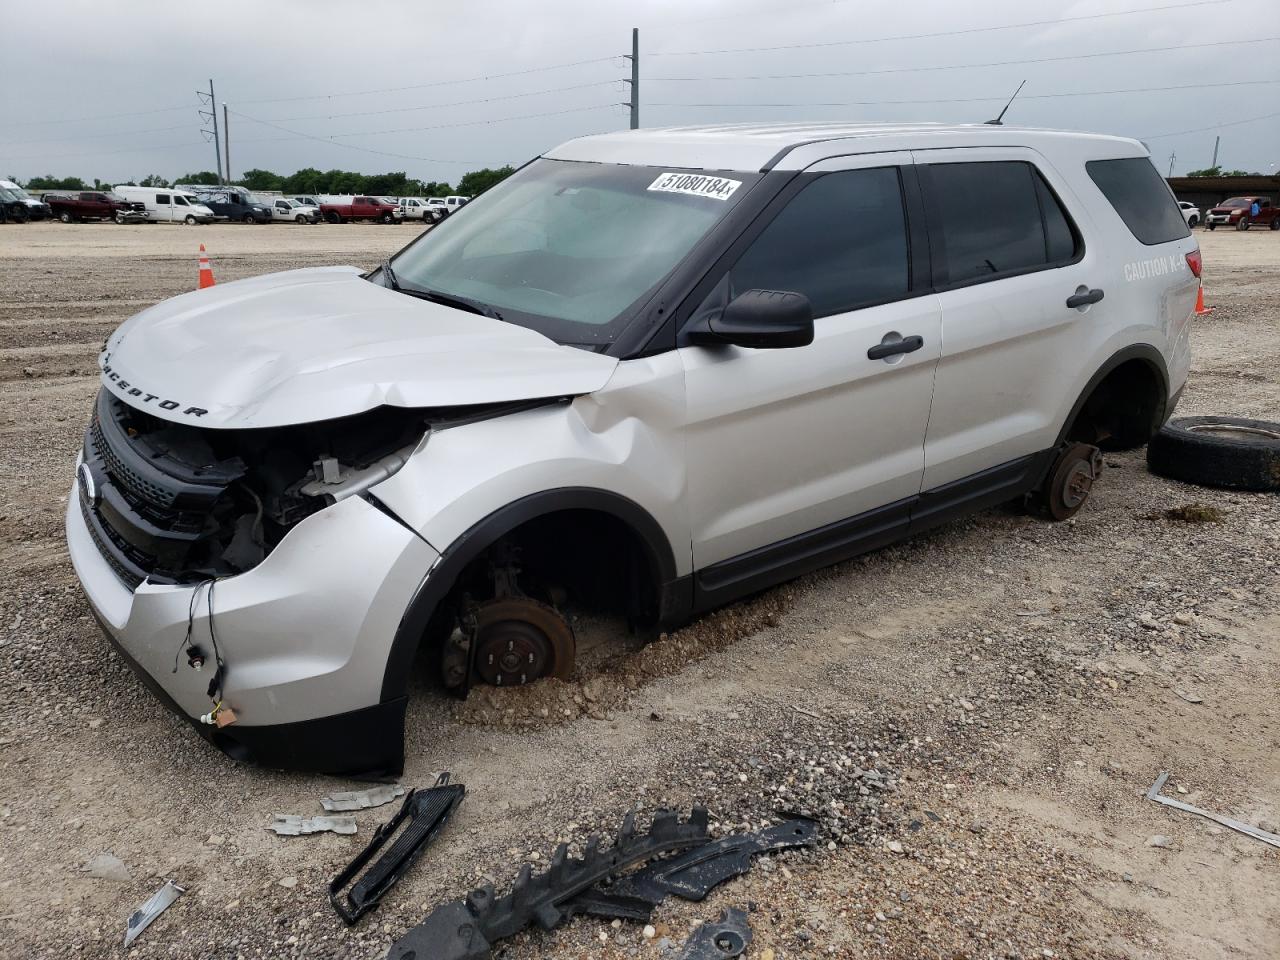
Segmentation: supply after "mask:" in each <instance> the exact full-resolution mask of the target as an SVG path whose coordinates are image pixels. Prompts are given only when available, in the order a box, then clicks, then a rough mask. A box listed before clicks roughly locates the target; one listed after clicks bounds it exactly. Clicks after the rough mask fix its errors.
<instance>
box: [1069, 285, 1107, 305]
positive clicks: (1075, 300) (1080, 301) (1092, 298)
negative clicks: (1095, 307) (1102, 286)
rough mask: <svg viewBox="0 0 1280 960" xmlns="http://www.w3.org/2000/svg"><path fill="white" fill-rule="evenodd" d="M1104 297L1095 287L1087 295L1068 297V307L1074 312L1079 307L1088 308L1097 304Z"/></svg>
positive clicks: (1077, 294) (1078, 294)
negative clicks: (1092, 304)
mask: <svg viewBox="0 0 1280 960" xmlns="http://www.w3.org/2000/svg"><path fill="white" fill-rule="evenodd" d="M1102 296H1103V294H1102V291H1101V290H1099V289H1098V288H1097V287H1094V288H1093V289H1092V290H1090V291H1088V292H1087V293H1075V294H1072V295H1071V296H1069V297H1067V306H1068V307H1069V308H1071V309H1072V310H1075V309H1076V308H1077V307H1087V306H1088V305H1089V304H1091V303H1097V302H1098V301H1099V300H1101V299H1102Z"/></svg>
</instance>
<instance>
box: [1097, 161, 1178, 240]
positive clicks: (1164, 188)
mask: <svg viewBox="0 0 1280 960" xmlns="http://www.w3.org/2000/svg"><path fill="white" fill-rule="evenodd" d="M1084 166H1085V169H1086V170H1088V171H1089V176H1090V177H1091V178H1092V179H1093V182H1094V183H1096V184H1097V185H1098V189H1099V190H1101V191H1102V193H1103V196H1105V197H1106V198H1107V200H1108V201H1109V202H1110V203H1111V206H1113V207H1115V210H1116V213H1118V214H1120V219H1121V220H1123V221H1124V223H1125V226H1127V227H1128V228H1129V231H1130V232H1131V233H1132V234H1133V235H1134V236H1135V237H1137V238H1138V240H1139V241H1141V242H1142V243H1145V244H1147V245H1148V246H1150V245H1151V244H1155V243H1168V242H1169V241H1170V240H1181V239H1182V238H1183V237H1188V236H1190V235H1191V230H1190V228H1189V227H1188V226H1187V222H1186V221H1185V220H1183V219H1182V213H1181V212H1180V211H1179V210H1178V202H1177V201H1176V200H1175V199H1174V197H1173V194H1172V193H1171V192H1170V191H1169V185H1168V184H1166V183H1165V182H1164V180H1163V179H1162V178H1161V176H1160V174H1159V173H1158V172H1157V171H1156V168H1155V167H1153V166H1152V165H1151V161H1150V160H1148V159H1147V158H1146V157H1130V158H1128V159H1124V160H1090V161H1089V162H1088V163H1086V164H1085V165H1084Z"/></svg>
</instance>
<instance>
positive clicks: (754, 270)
mask: <svg viewBox="0 0 1280 960" xmlns="http://www.w3.org/2000/svg"><path fill="white" fill-rule="evenodd" d="M728 279H729V289H728V291H727V298H728V299H732V298H733V297H735V296H737V295H738V294H740V293H744V292H745V291H747V290H755V289H761V290H791V291H794V292H796V293H803V294H804V295H805V296H807V297H808V298H809V302H810V303H812V304H813V315H814V316H815V317H824V316H830V315H831V314H835V313H843V312H845V311H847V310H852V309H854V308H855V307H860V306H866V305H868V304H872V303H883V302H885V301H888V300H893V299H896V298H899V297H904V296H906V294H907V291H908V289H909V286H910V275H909V270H908V258H907V223H906V215H905V213H904V211H903V206H902V186H901V183H900V181H899V178H898V170H897V168H896V167H878V168H875V169H870V170H846V171H840V172H837V173H828V174H825V175H823V176H821V177H819V178H818V179H816V180H814V181H813V182H812V183H810V184H809V185H808V186H806V187H805V188H804V189H803V190H801V191H800V192H799V193H798V194H796V195H795V197H793V198H792V199H791V202H790V203H788V204H787V205H786V207H784V208H783V209H782V211H781V212H780V213H779V214H778V215H777V216H776V217H774V219H773V220H772V221H771V222H770V223H769V225H768V226H767V227H765V229H764V230H763V232H761V234H760V236H758V237H757V238H756V239H755V240H754V241H753V242H752V244H751V246H750V247H748V248H747V250H746V251H745V252H744V253H743V255H742V256H741V257H740V258H739V259H738V262H737V263H736V264H735V265H734V266H733V268H732V269H731V270H730V271H729V277H728ZM719 292H720V293H721V295H722V296H724V295H725V293H726V292H725V291H724V290H723V286H721V287H720V288H719ZM715 295H716V294H715V293H713V294H712V296H715Z"/></svg>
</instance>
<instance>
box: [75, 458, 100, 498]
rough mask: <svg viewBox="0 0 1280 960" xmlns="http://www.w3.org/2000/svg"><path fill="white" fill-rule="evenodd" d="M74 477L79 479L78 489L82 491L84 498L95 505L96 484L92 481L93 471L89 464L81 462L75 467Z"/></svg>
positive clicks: (96, 495) (96, 496)
mask: <svg viewBox="0 0 1280 960" xmlns="http://www.w3.org/2000/svg"><path fill="white" fill-rule="evenodd" d="M76 479H77V480H79V481H80V489H81V490H82V491H84V495H85V498H86V499H87V500H88V501H89V502H90V503H91V504H93V505H94V506H95V507H96V506H97V505H98V485H97V484H96V483H94V482H93V471H92V470H90V469H89V464H87V463H82V464H80V466H79V467H77V468H76Z"/></svg>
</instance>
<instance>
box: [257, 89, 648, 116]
mask: <svg viewBox="0 0 1280 960" xmlns="http://www.w3.org/2000/svg"><path fill="white" fill-rule="evenodd" d="M622 82H623V81H621V80H597V81H596V82H595V83H575V84H572V85H570V86H567V87H552V88H550V89H547V90H530V91H528V92H526V93H508V94H504V95H502V96H500V97H481V98H479V99H476V100H454V101H451V102H449V103H428V104H424V105H423V106H420V107H394V108H392V109H389V110H353V111H351V112H350V113H328V114H326V113H312V114H307V115H306V116H302V117H277V118H275V120H276V122H278V123H291V122H293V121H295V120H338V119H341V118H343V117H378V116H383V115H384V114H388V113H412V112H414V111H417V110H435V109H438V108H441V107H463V106H471V105H473V104H477V103H496V102H498V101H499V100H519V99H521V98H523V97H537V96H541V95H542V94H546V93H566V92H568V91H570V90H586V89H588V88H590V87H603V86H606V85H608V84H614V83H622Z"/></svg>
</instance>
